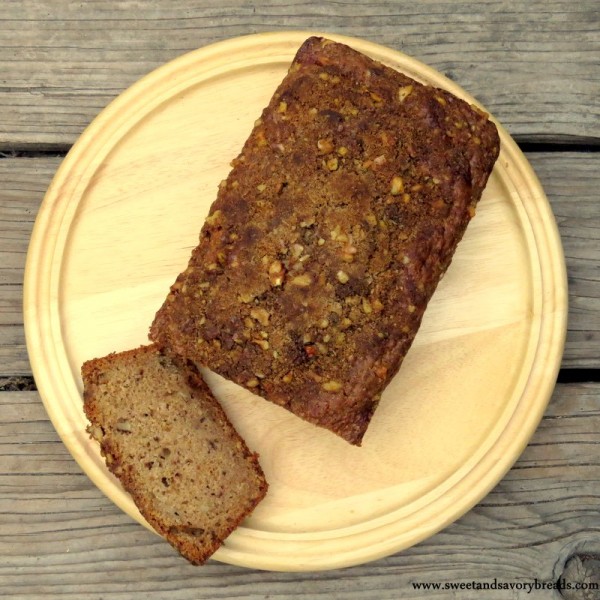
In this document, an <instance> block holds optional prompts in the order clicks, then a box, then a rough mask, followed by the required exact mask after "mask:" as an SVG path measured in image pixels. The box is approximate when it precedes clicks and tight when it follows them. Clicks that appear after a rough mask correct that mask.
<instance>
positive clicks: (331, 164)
mask: <svg viewBox="0 0 600 600" xmlns="http://www.w3.org/2000/svg"><path fill="white" fill-rule="evenodd" d="M338 167H339V163H338V159H337V158H336V157H335V156H334V157H333V158H330V159H329V160H328V161H327V168H328V169H329V170H330V171H337V170H338Z"/></svg>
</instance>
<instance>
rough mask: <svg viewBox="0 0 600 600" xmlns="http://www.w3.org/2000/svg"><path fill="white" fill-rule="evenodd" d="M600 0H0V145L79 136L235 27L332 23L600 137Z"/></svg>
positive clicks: (532, 126)
mask: <svg viewBox="0 0 600 600" xmlns="http://www.w3.org/2000/svg"><path fill="white" fill-rule="evenodd" d="M597 23H598V4H597V2H595V1H594V0H578V1H577V2H572V1H570V0H560V1H556V0H550V1H545V0H534V1H529V2H516V1H515V2H506V1H503V2H498V1H497V0H484V1H482V2H454V1H452V0H443V1H439V0H438V1H436V0H426V1H424V2H418V3H416V2H415V3H410V2H406V1H390V0H387V1H386V0H383V1H370V2H368V3H366V4H365V3H361V2H353V1H352V0H343V1H340V2H331V1H329V2H327V1H326V2H317V1H315V0H309V1H308V2H301V1H299V0H290V1H287V2H285V3H282V2H279V1H278V0H268V1H266V2H261V3H253V2H248V1H239V0H238V1H230V2H227V3H223V2H218V1H215V0H209V1H202V2H199V1H195V2H189V1H188V0H171V1H170V2H154V1H151V0H135V1H134V0H126V1H120V2H110V1H106V0H92V1H88V2H83V3H76V2H56V1H53V0H46V1H40V0H37V1H33V2H32V1H28V2H19V1H10V2H3V3H1V4H0V45H1V46H2V47H3V48H5V49H6V50H5V52H3V53H2V54H1V55H0V73H2V79H3V80H4V83H3V84H1V85H2V87H1V91H2V93H1V94H0V115H1V118H0V149H1V148H3V147H4V148H10V147H14V145H19V146H20V147H35V148H39V147H46V148H52V147H57V146H60V147H62V146H64V145H65V144H72V143H73V142H74V141H75V139H76V138H77V136H78V135H79V134H80V133H81V131H82V129H83V128H84V127H85V126H86V125H87V124H88V123H89V121H90V120H91V119H92V118H93V117H94V116H95V115H96V114H97V113H98V112H99V111H100V110H101V109H102V108H103V107H104V106H106V104H108V102H109V101H110V100H111V99H112V98H114V97H115V96H116V95H117V94H118V93H119V92H121V91H122V90H123V89H125V88H127V87H128V86H130V85H131V84H132V83H133V82H135V81H136V80H137V79H139V78H140V77H141V76H142V75H145V74H146V73H148V72H150V71H151V70H153V69H154V68H156V67H157V66H159V65H161V64H163V63H165V62H167V61H169V60H171V59H173V58H175V57H177V56H179V55H181V54H183V53H185V52H188V51H190V50H194V49H196V48H198V47H200V46H203V45H206V44H208V43H211V42H215V41H218V40H222V39H227V38H230V37H234V36H240V35H246V34H251V33H257V32H262V31H280V30H290V29H303V30H309V29H312V30H320V31H331V32H334V33H340V34H343V35H348V36H356V37H361V38H365V39H367V40H371V41H374V42H378V43H380V44H384V45H387V46H390V47H391V48H394V49H396V50H400V51H402V52H405V53H406V54H409V55H411V56H413V57H414V58H417V59H419V60H421V61H423V62H425V63H427V64H429V65H431V66H432V67H434V68H436V69H437V70H438V71H440V72H442V73H444V74H446V75H448V76H449V77H450V78H451V79H454V80H455V81H456V82H457V83H459V84H460V85H461V86H462V87H463V88H464V89H466V90H467V91H469V92H470V93H471V94H473V95H474V96H475V97H477V98H478V99H479V100H480V101H481V102H482V103H483V104H484V105H485V106H487V107H488V109H489V110H491V111H492V113H493V114H494V115H495V116H496V117H497V118H498V119H499V120H500V121H501V122H502V123H503V124H504V125H505V126H506V127H507V128H508V129H509V131H510V133H511V134H512V135H513V136H515V137H516V138H517V139H518V140H523V139H526V140H528V141H546V140H552V141H556V140H561V141H565V142H567V141H568V142H581V141H586V142H587V141H591V142H592V143H594V144H598V143H600V119H599V117H600V106H599V104H598V93H597V92H598V86H599V85H600V63H599V61H598V50H599V47H600V33H599V30H598V27H597Z"/></svg>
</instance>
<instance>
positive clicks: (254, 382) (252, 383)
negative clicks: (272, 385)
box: [246, 377, 260, 388]
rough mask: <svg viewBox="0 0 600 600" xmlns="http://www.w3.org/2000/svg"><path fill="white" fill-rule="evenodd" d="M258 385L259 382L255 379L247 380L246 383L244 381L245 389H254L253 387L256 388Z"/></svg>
mask: <svg viewBox="0 0 600 600" xmlns="http://www.w3.org/2000/svg"><path fill="white" fill-rule="evenodd" d="M259 385H260V381H259V380H258V379H257V378H256V377H253V378H252V379H249V380H248V381H246V387H249V388H255V387H258V386H259Z"/></svg>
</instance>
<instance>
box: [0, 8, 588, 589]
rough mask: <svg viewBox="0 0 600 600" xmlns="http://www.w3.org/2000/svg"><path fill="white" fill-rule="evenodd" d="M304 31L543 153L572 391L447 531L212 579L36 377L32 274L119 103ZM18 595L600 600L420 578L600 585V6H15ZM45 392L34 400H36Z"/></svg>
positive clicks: (559, 393)
mask: <svg viewBox="0 0 600 600" xmlns="http://www.w3.org/2000/svg"><path fill="white" fill-rule="evenodd" d="M285 29H304V30H312V31H331V32H336V33H342V34H345V35H351V36H356V37H362V38H366V39H370V40H373V41H376V42H378V43H382V44H385V45H388V46H390V47H393V48H396V49H398V50H401V51H403V52H405V53H407V54H410V55H412V56H414V57H415V58H417V59H419V60H422V61H423V62H426V63H428V64H429V65H431V66H432V67H434V68H436V69H438V70H439V71H441V72H443V73H445V74H446V75H448V76H449V77H451V78H452V79H454V80H455V81H457V82H458V83H459V84H460V85H461V86H462V87H463V88H465V89H466V90H468V91H469V92H471V93H472V94H473V95H475V96H476V97H477V98H478V99H479V100H481V102H482V103H483V104H484V105H485V106H486V107H487V108H488V109H489V110H490V111H492V113H493V114H494V115H495V116H496V117H497V118H498V119H499V120H500V121H501V122H502V123H503V125H504V126H505V127H506V128H507V129H508V130H509V132H510V133H511V134H512V135H513V136H514V137H515V139H516V140H517V141H518V142H519V144H520V145H521V146H522V148H523V149H524V151H525V153H526V156H527V158H528V159H529V160H530V161H531V163H532V165H533V167H534V168H535V170H536V172H537V174H538V176H539V178H540V180H541V182H542V184H543V186H544V188H545V190H546V193H547V195H548V197H549V199H550V202H551V204H552V207H553V210H554V213H555V215H556V219H557V222H558V225H559V230H560V233H561V237H562V241H563V246H564V251H565V256H566V261H567V270H568V276H569V286H570V290H569V302H570V314H569V325H568V336H567V344H566V348H565V353H564V358H563V362H562V369H561V374H560V378H559V383H558V384H557V386H556V389H555V392H554V395H553V398H552V401H551V403H550V405H549V407H548V410H547V412H546V415H545V417H544V419H543V421H542V423H541V425H540V427H539V428H538V430H537V432H536V433H535V435H534V437H533V439H532V440H531V443H530V444H529V445H528V447H527V448H526V450H525V452H524V453H523V455H522V457H521V458H520V459H519V461H518V462H517V464H516V465H515V466H514V468H513V469H512V470H511V471H510V472H509V473H508V474H507V475H506V477H505V478H504V479H503V480H502V481H501V482H500V483H499V484H498V485H497V486H496V488H495V489H494V490H493V491H492V492H491V493H490V494H489V495H488V496H487V497H486V498H485V499H483V500H482V501H481V502H480V504H478V505H477V506H476V507H475V508H474V509H473V510H471V511H470V512H469V513H468V514H466V515H465V516H464V517H463V518H461V519H460V520H459V521H458V522H456V523H455V524H453V525H451V526H450V527H448V528H447V529H445V530H444V531H442V532H440V533H438V534H437V535H435V536H433V537H432V538H430V539H428V540H426V541H424V542H422V543H421V544H419V545H417V546H415V547H413V548H411V549H409V550H406V551H404V552H401V553H398V554H396V555H394V556H391V557H388V558H386V559H382V560H379V561H376V562H374V563H370V564H366V565H363V566H358V567H352V568H348V569H344V570H338V571H325V572H313V573H272V572H261V571H253V570H249V569H243V568H238V567H232V566H228V565H224V564H221V563H218V562H216V561H211V562H209V564H207V565H205V566H204V567H200V568H198V567H192V566H190V565H188V564H187V563H185V561H183V560H182V559H180V558H178V557H177V556H176V555H175V554H174V553H173V552H172V550H171V549H170V547H169V546H168V545H167V544H165V543H164V542H162V541H161V540H160V539H159V538H158V537H157V536H155V535H154V534H152V533H150V532H148V531H146V530H145V529H144V528H142V527H141V526H139V525H138V524H137V523H135V522H134V521H132V520H131V519H130V518H129V517H127V516H126V515H125V514H123V513H122V512H121V511H120V510H119V509H117V508H116V507H115V506H114V505H113V504H112V503H111V502H110V501H109V500H108V499H106V498H105V497H104V496H103V495H102V493H101V492H100V491H99V490H98V489H97V488H96V487H95V486H94V485H93V484H92V483H91V481H90V480H89V479H88V478H87V476H86V475H85V474H83V473H82V472H81V470H80V469H79V467H78V466H77V464H76V463H75V461H74V460H73V459H72V458H71V456H70V454H69V453H68V452H67V450H66V448H65V447H64V446H63V444H62V443H61V441H60V440H59V438H58V436H57V435H56V433H55V432H54V429H53V427H52V425H51V423H50V422H49V420H48V418H47V416H46V414H45V411H44V408H43V406H42V404H41V401H40V399H39V396H38V395H37V392H35V388H34V386H33V383H32V379H31V369H30V366H29V361H28V358H27V351H26V347H25V340H24V332H23V316H22V279H23V270H24V263H25V255H26V251H27V247H28V242H29V236H30V234H31V229H32V226H33V222H34V220H35V217H36V212H37V210H38V207H39V205H40V203H41V200H42V198H43V194H44V192H45V189H46V188H47V186H48V184H49V182H50V180H51V178H52V176H53V174H54V172H55V171H56V169H57V167H58V165H59V164H60V161H61V158H62V157H63V156H64V155H65V153H66V152H67V151H68V149H69V148H70V146H71V144H73V142H74V141H75V140H76V139H77V137H78V136H79V134H80V133H81V131H82V130H83V128H84V127H85V126H86V125H87V124H88V123H89V122H90V121H91V120H92V119H93V118H94V116H95V115H96V114H97V113H98V112H99V111H100V110H102V108H103V107H104V106H106V104H107V103H108V102H110V100H111V99H112V98H114V97H115V96H116V95H118V94H119V93H120V92H121V91H122V90H124V89H125V88H127V86H129V85H130V84H132V83H133V82H135V81H136V80H137V79H139V78H140V77H141V76H143V75H144V74H146V73H148V72H149V71H151V70H152V69H154V68H155V67H157V66H159V65H161V64H163V63H164V62H166V61H168V60H170V59H172V58H175V57H177V56H179V55H181V54H183V53H185V52H187V51H189V50H193V49H195V48H197V47H200V46H204V45H206V44H208V43H211V42H214V41H217V40H221V39H226V38H230V37H233V36H239V35H244V34H249V33H255V32H259V31H272V30H285ZM0 48H1V49H2V51H1V52H0V465H1V468H0V594H1V595H2V596H3V597H5V598H9V599H12V598H42V597H43V598H46V599H50V598H56V599H58V598H68V597H72V598H95V599H100V598H105V599H106V598H110V599H113V598H115V599H129V598H138V597H146V598H157V599H159V598H160V599H162V598H174V599H184V598H190V599H198V598H207V599H208V598H210V599H214V598H251V599H257V600H258V599H259V598H260V599H264V598H269V599H270V600H275V599H284V598H301V599H304V598H306V599H309V598H339V599H346V598H348V599H350V598H355V599H357V600H358V599H360V600H363V599H373V600H375V599H377V600H380V599H397V598H415V599H417V598H419V599H420V598H460V599H466V600H471V599H486V598H490V599H496V598H497V599H500V598H502V599H505V598H528V599H548V598H561V597H563V598H567V599H579V600H584V599H585V600H590V599H598V598H600V590H596V591H591V590H587V591H585V592H584V591H582V590H576V589H571V590H564V591H562V592H558V591H549V590H535V589H534V590H532V591H531V592H530V593H528V592H527V591H526V590H520V591H501V590H496V591H493V590H489V591H485V592H483V591H476V590H466V589H464V590H462V591H450V590H440V591H431V590H430V591H424V590H416V589H414V587H413V583H414V582H454V583H461V582H462V583H468V582H473V581H479V582H484V581H488V582H490V581H493V580H494V579H497V580H498V581H505V582H510V581H512V582H521V583H533V582H535V581H536V580H537V581H538V582H549V581H557V580H559V579H560V578H564V580H565V581H566V582H568V583H571V584H573V585H574V584H576V583H577V582H587V583H590V582H600V511H599V510H598V507H599V505H600V193H599V191H598V190H600V153H599V152H598V150H599V149H600V5H599V4H598V2H597V1H595V0H582V1H577V2H572V1H564V2H563V1H532V2H516V1H501V2H498V1H497V0H496V1H494V2H491V1H482V2H451V1H433V0H431V1H430V0H427V1H425V2H407V1H405V0H398V1H390V0H387V1H384V0H381V1H370V0H369V1H364V2H360V3H358V2H352V1H350V0H348V1H336V2H330V1H326V0H323V1H320V2H315V1H314V0H309V1H308V2H298V1H297V0H287V1H286V2H278V1H276V0H271V1H269V2H264V3H261V4H260V5H259V4H257V3H253V2H248V1H244V0H229V1H228V2H213V1H208V2H201V1H199V0H192V1H187V0H173V1H171V2H152V1H148V0H136V1H134V0H127V1H119V2H110V1H99V0H98V1H96V0H94V1H89V2H84V3H73V2H67V1H64V2H63V1H57V0H55V1H51V0H46V1H42V0H28V1H26V2H21V1H14V2H13V1H5V2H2V3H0ZM32 388H33V389H32Z"/></svg>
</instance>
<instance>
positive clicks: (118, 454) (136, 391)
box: [82, 345, 267, 564]
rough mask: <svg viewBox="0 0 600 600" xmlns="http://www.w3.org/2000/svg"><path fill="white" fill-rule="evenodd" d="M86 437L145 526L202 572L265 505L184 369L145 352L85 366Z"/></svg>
mask: <svg viewBox="0 0 600 600" xmlns="http://www.w3.org/2000/svg"><path fill="white" fill-rule="evenodd" d="M82 377H83V382H84V410H85V414H86V415H87V417H88V419H89V420H90V423H91V425H90V426H89V427H88V431H89V433H90V435H91V436H92V437H93V438H95V439H96V440H97V441H98V442H99V444H100V449H101V453H102V455H103V456H104V458H105V461H106V464H107V466H108V468H109V469H110V471H111V472H112V473H114V475H116V477H117V478H118V479H119V480H120V482H121V484H122V485H123V487H124V488H125V490H126V491H127V492H128V493H129V494H130V495H131V496H132V498H133V500H134V502H135V504H136V506H137V507H138V509H139V511H140V513H141V514H142V516H143V517H144V518H145V519H146V520H147V522H148V523H149V524H150V525H151V526H152V527H153V528H154V529H155V530H156V531H157V532H158V533H159V534H161V535H162V536H164V537H165V538H166V539H167V541H168V542H169V543H170V544H171V545H172V546H174V547H175V548H176V549H177V550H178V551H179V553H180V554H182V555H183V556H184V557H185V558H186V559H187V560H189V561H190V562H192V563H194V564H202V563H204V562H205V561H206V560H207V559H208V558H209V557H210V556H211V555H212V554H213V553H214V552H215V551H216V550H217V549H218V548H219V547H220V546H221V544H222V543H223V541H224V540H225V538H226V537H227V536H228V535H229V534H230V533H231V532H232V531H233V530H234V529H235V528H236V527H237V526H238V525H239V524H240V523H241V522H242V520H243V519H244V518H245V517H247V516H248V515H249V514H250V513H251V512H252V511H253V509H254V508H255V507H256V505H257V504H258V503H259V502H260V501H261V500H262V499H263V497H264V496H265V494H266V491H267V482H266V480H265V477H264V474H263V472H262V469H261V467H260V465H259V463H258V457H257V455H256V454H254V453H252V452H251V451H250V450H249V449H248V447H247V446H246V443H245V442H244V440H243V439H242V438H241V437H240V436H239V434H238V433H237V432H236V430H235V429H234V427H233V426H232V424H231V423H230V421H229V420H228V418H227V416H226V414H225V412H224V411H223V409H222V407H221V406H220V404H219V403H218V401H217V400H216V399H215V398H214V396H213V395H212V393H211V391H210V389H209V388H208V386H207V385H206V383H205V382H204V380H203V379H202V377H201V375H200V373H199V372H198V371H197V370H196V369H195V368H194V367H193V366H192V365H191V364H189V363H187V362H185V361H182V360H180V359H178V358H174V357H168V356H166V355H164V354H162V353H161V352H160V351H159V350H158V349H157V348H156V346H153V345H150V346H142V347H140V348H136V349H133V350H128V351H125V352H120V353H113V354H110V355H108V356H106V357H103V358H97V359H93V360H90V361H87V362H86V363H84V365H83V366H82Z"/></svg>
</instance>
